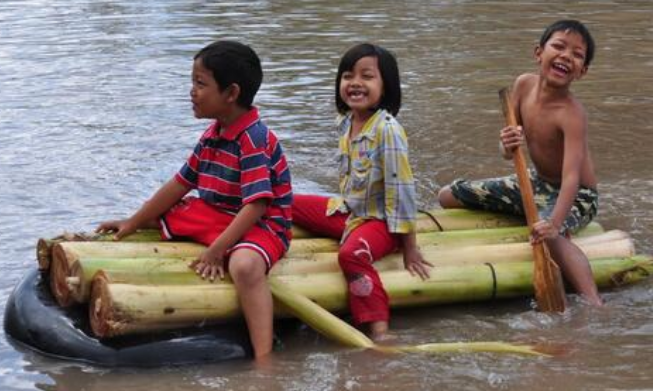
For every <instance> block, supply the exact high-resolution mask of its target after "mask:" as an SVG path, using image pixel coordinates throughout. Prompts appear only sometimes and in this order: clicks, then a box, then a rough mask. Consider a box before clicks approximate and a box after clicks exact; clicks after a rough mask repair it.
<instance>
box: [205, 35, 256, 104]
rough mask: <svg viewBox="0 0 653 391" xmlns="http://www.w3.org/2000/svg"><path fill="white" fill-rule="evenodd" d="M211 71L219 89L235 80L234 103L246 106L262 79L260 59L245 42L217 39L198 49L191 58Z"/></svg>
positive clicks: (250, 102) (254, 94) (250, 101)
mask: <svg viewBox="0 0 653 391" xmlns="http://www.w3.org/2000/svg"><path fill="white" fill-rule="evenodd" d="M198 59H200V60H201V61H202V65H204V67H205V68H206V69H208V70H210V71H211V72H213V78H214V79H215V81H216V83H218V86H220V89H221V90H224V89H225V88H227V87H229V86H230V85H232V84H238V86H239V87H240V95H239V96H238V100H237V101H238V104H239V105H240V106H242V107H244V108H250V107H251V106H252V102H253V101H254V96H256V93H257V92H258V89H259V87H260V86H261V82H262V81H263V70H262V69H261V60H259V58H258V56H257V55H256V52H255V51H254V50H253V49H252V48H250V47H249V46H247V45H244V44H242V43H239V42H235V41H217V42H213V43H212V44H210V45H208V46H206V47H205V48H203V49H202V50H200V51H199V52H198V53H197V54H196V55H195V57H194V60H198Z"/></svg>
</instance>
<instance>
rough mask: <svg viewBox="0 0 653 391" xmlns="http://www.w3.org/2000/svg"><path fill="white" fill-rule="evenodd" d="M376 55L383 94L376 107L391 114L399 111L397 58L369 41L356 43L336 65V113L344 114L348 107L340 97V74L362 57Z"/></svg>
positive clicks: (399, 92)
mask: <svg viewBox="0 0 653 391" xmlns="http://www.w3.org/2000/svg"><path fill="white" fill-rule="evenodd" d="M368 56H372V57H376V58H377V59H378V62H379V71H380V72H381V79H383V94H382V96H381V102H379V106H378V108H380V109H384V110H387V111H388V112H389V113H391V114H392V115H393V116H396V115H397V114H398V113H399V109H400V108H401V83H400V81H399V67H398V66H397V59H396V58H395V56H393V55H392V53H390V52H389V51H387V50H386V49H384V48H382V47H380V46H378V45H372V44H370V43H362V44H358V45H356V46H354V47H352V48H350V49H349V50H347V52H346V53H345V55H344V56H342V59H341V60H340V65H339V66H338V75H337V76H336V108H337V109H338V113H340V114H345V113H347V112H348V111H349V110H350V108H349V106H347V104H345V102H344V101H343V100H342V98H341V97H340V80H341V79H342V74H343V73H345V72H347V71H351V70H352V69H354V65H356V62H357V61H358V60H360V59H361V58H363V57H368Z"/></svg>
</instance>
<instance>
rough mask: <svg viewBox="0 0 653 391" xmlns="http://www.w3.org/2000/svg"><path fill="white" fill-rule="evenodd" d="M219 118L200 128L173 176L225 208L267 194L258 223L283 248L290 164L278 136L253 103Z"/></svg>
mask: <svg viewBox="0 0 653 391" xmlns="http://www.w3.org/2000/svg"><path fill="white" fill-rule="evenodd" d="M220 130H221V125H220V123H219V122H218V121H216V122H215V123H213V124H212V125H211V126H209V128H208V129H207V130H206V131H205V132H204V134H202V136H201V137H200V140H199V142H198V143H197V145H196V146H195V149H194V150H193V153H192V154H191V155H190V157H189V158H188V160H187V161H186V163H185V164H184V166H183V167H182V168H181V170H179V172H178V173H177V175H176V176H175V178H176V179H177V181H179V182H180V183H181V184H183V185H185V186H188V187H190V188H192V189H196V190H197V191H198V193H199V197H200V198H201V199H202V200H204V201H205V202H206V203H208V204H210V205H214V206H215V207H217V208H220V209H221V210H224V211H227V212H233V213H234V214H235V213H238V211H239V210H240V209H241V208H242V207H243V206H244V205H245V204H248V203H251V202H253V201H255V200H258V199H261V198H265V199H269V202H268V207H267V211H266V213H265V215H264V216H263V218H262V219H261V220H260V221H259V225H260V226H261V227H263V228H266V229H269V230H271V231H273V232H274V233H276V234H277V235H278V236H279V238H280V239H281V241H282V242H283V243H284V245H285V247H286V249H287V248H288V246H289V244H290V238H291V226H292V217H291V210H290V207H291V204H292V187H291V183H290V169H289V168H288V163H287V161H286V156H285V155H284V153H283V150H282V148H281V144H280V143H279V140H278V139H277V136H276V135H275V134H274V132H272V131H271V130H270V129H268V127H267V126H266V125H265V124H264V123H263V122H262V121H261V119H260V118H259V114H258V110H257V109H256V108H252V109H251V110H250V111H248V112H247V113H245V114H243V115H242V116H240V117H239V118H238V119H237V120H236V121H235V122H234V123H233V124H231V125H229V126H226V127H223V128H222V131H220Z"/></svg>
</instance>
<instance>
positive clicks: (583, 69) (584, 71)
mask: <svg viewBox="0 0 653 391" xmlns="http://www.w3.org/2000/svg"><path fill="white" fill-rule="evenodd" d="M588 70H589V67H588V66H587V65H583V68H581V70H580V74H579V75H578V77H577V78H576V80H580V79H581V78H582V77H583V76H585V74H586V73H587V71H588Z"/></svg>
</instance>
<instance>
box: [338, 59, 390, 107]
mask: <svg viewBox="0 0 653 391" xmlns="http://www.w3.org/2000/svg"><path fill="white" fill-rule="evenodd" d="M339 92H340V98H341V99H342V101H343V102H344V103H345V104H346V105H347V106H349V108H350V109H351V111H352V112H353V113H354V115H357V116H362V117H367V116H371V115H372V114H373V113H372V111H373V110H375V109H376V108H377V107H378V105H379V103H380V102H381V97H382V96H383V78H382V77H381V71H380V70H379V60H378V58H377V57H374V56H365V57H362V58H361V59H360V60H358V61H356V63H355V64H354V67H353V68H352V69H351V70H348V71H344V72H343V73H342V76H341V78H340V91H339Z"/></svg>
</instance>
